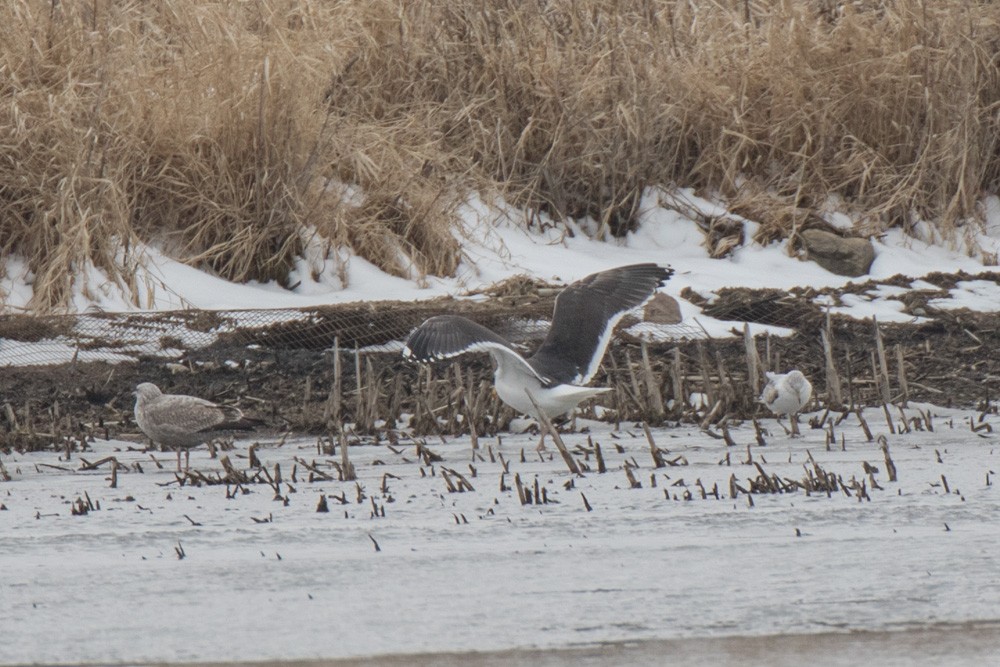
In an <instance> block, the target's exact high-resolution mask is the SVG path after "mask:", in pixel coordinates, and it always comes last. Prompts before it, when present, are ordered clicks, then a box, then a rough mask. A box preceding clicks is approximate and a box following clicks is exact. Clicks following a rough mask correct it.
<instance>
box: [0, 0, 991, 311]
mask: <svg viewBox="0 0 1000 667" xmlns="http://www.w3.org/2000/svg"><path fill="white" fill-rule="evenodd" d="M998 45H1000V7H998V6H997V5H995V3H988V2H984V3H975V2H968V1H966V0H935V1H934V2H931V1H930V0H884V1H882V2H877V1H875V0H870V1H868V0H862V1H860V2H854V3H835V2H830V1H827V0H773V1H770V0H757V1H753V2H751V1H749V0H686V1H681V0H676V1H668V0H637V1H633V2H618V1H613V0H575V1H571V0H548V1H543V0H529V1H528V2H519V1H514V0H507V1H499V2H482V1H481V0H479V1H472V0H453V1H452V2H449V3H420V2H404V1H403V0H364V1H362V0H340V1H339V2H337V1H324V0H257V1H256V2H231V1H225V0H218V1H207V0H159V1H158V2H145V1H140V0H90V1H88V2H72V3H70V2H56V1H55V0H44V1H43V0H10V1H9V2H6V3H3V4H2V5H0V249H2V252H3V253H4V255H7V254H8V253H17V254H19V255H21V256H24V257H26V258H27V260H28V262H29V265H30V267H31V269H32V271H33V272H34V274H35V283H34V302H33V304H32V305H33V307H35V308H36V309H38V310H50V309H56V308H60V307H63V306H65V305H66V304H67V303H68V300H69V298H70V297H71V295H72V294H73V292H74V290H75V289H80V286H79V285H74V283H73V279H74V278H73V276H74V275H77V274H78V273H79V270H80V269H81V268H83V267H86V266H89V265H93V266H94V267H96V268H98V269H101V270H103V271H104V272H105V273H106V274H107V275H108V276H110V277H111V279H112V280H116V281H119V282H121V284H122V285H123V286H125V287H126V288H127V289H133V290H134V289H135V288H136V286H135V285H134V284H133V283H134V268H135V265H136V263H137V262H139V261H141V258H140V257H139V255H137V254H136V253H135V251H134V249H135V247H136V243H137V242H140V241H141V242H145V243H155V244H157V245H159V246H160V247H163V248H164V249H165V250H166V251H167V252H168V253H170V254H171V255H173V256H175V257H177V258H179V259H181V260H183V261H186V262H189V263H192V264H195V265H198V266H202V267H205V268H208V269H211V270H213V271H214V272H216V273H218V274H219V275H221V276H223V277H225V278H228V279H231V280H237V281H242V280H248V279H257V280H271V279H275V280H278V281H284V280H286V279H287V277H288V272H289V269H290V268H291V266H292V262H293V260H294V259H295V258H296V257H297V256H298V255H299V254H300V253H301V252H302V244H303V241H302V239H303V234H302V231H303V230H310V232H311V231H312V230H315V232H316V233H318V234H320V235H321V236H323V237H325V238H327V239H329V240H330V241H331V242H332V243H333V244H334V245H338V246H350V247H352V248H353V249H354V250H355V251H356V252H358V253H359V254H361V255H362V256H364V257H366V258H367V259H370V260H371V261H373V262H375V263H376V264H378V265H379V266H382V267H383V268H385V269H386V270H388V271H391V272H394V273H397V274H400V275H410V276H417V277H419V276H420V275H423V274H438V275H443V274H449V273H451V272H453V271H454V269H455V267H456V265H457V263H458V261H459V259H460V246H459V243H458V242H457V241H456V230H457V227H456V226H457V225H458V220H457V217H456V215H455V208H456V204H457V203H459V202H460V201H461V200H462V198H463V197H464V196H466V194H467V193H468V192H470V191H474V190H479V191H482V192H486V193H500V194H502V195H503V196H505V197H506V198H507V199H508V200H509V201H512V202H514V203H516V204H517V205H520V206H523V207H525V208H527V209H528V210H529V211H533V212H538V213H547V214H549V215H551V216H552V217H553V218H555V219H556V220H558V219H559V218H561V217H563V216H572V217H577V216H584V215H589V216H593V217H594V218H595V219H596V220H597V221H598V223H599V225H600V227H601V232H600V233H610V234H621V233H623V232H625V231H627V230H628V229H630V228H632V227H633V226H634V224H635V220H636V214H637V212H638V205H639V200H640V195H641V193H642V192H643V190H644V189H645V188H647V187H649V186H657V185H662V186H671V185H682V186H693V187H696V188H700V189H703V190H705V191H708V192H711V193H713V194H717V195H719V196H721V197H723V198H725V199H726V200H728V201H729V202H730V203H731V205H732V206H733V207H734V209H735V210H738V211H742V212H746V213H750V214H752V215H753V216H754V217H755V218H757V219H759V220H760V222H762V223H763V224H762V226H761V232H760V234H761V236H762V237H764V238H773V237H779V236H789V235H794V233H795V232H796V231H797V230H798V229H800V228H801V226H802V225H803V224H807V220H808V219H809V218H808V216H809V213H810V212H811V211H814V210H815V209H817V208H818V207H820V206H822V205H823V204H824V202H826V201H827V200H828V199H829V197H830V196H831V195H837V196H839V197H840V198H841V199H842V201H843V202H845V204H844V205H845V206H848V207H850V208H851V210H852V211H853V212H854V213H855V215H856V217H857V218H858V219H859V220H861V227H862V229H861V230H860V231H862V232H864V233H876V232H879V231H881V230H884V229H886V228H888V227H890V226H901V227H904V228H906V227H909V226H910V225H912V224H913V222H914V221H915V220H916V219H918V218H924V219H928V220H931V221H933V222H934V223H935V224H936V225H937V227H938V229H939V230H940V232H941V234H942V236H943V237H944V238H946V239H960V238H962V237H963V235H965V234H966V233H967V232H968V231H969V230H970V229H974V227H975V223H976V220H977V219H978V216H979V214H978V211H977V202H978V201H979V200H980V199H981V197H982V195H983V194H984V193H987V192H996V191H997V189H998V188H997V185H998V176H1000V173H998V171H1000V160H998V159H997V154H998V151H997V136H998V130H1000V128H998V123H997V113H998V101H1000V80H998V74H997V66H996V65H997V57H998V55H1000V47H998ZM343 186H349V187H351V188H354V189H355V190H356V191H357V192H360V193H361V197H360V198H353V199H352V198H344V197H342V196H341V193H342V192H343ZM529 219H530V217H529Z"/></svg>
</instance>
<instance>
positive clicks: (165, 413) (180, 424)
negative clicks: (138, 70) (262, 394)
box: [135, 382, 255, 470]
mask: <svg viewBox="0 0 1000 667" xmlns="http://www.w3.org/2000/svg"><path fill="white" fill-rule="evenodd" d="M135 423H136V424H138V425H139V428H140V429H142V432H143V433H145V434H146V436H148V437H149V439H150V440H152V441H153V442H154V443H156V444H158V445H163V446H164V447H167V448H169V449H175V450H177V469H178V470H180V469H181V450H182V449H184V450H186V451H187V452H188V455H189V456H190V451H189V450H190V449H191V448H192V447H197V446H198V445H200V444H203V443H206V442H209V441H210V440H212V439H213V438H216V437H219V436H221V435H224V434H225V433H228V432H230V431H249V430H251V429H253V428H254V425H255V424H254V422H253V421H252V420H248V419H244V418H243V412H242V411H240V409H239V408H234V407H231V406H226V405H218V404H216V403H212V402H211V401H206V400H205V399H203V398H198V397H197V396H185V395H183V394H164V393H163V392H162V391H160V388H159V387H157V386H156V385H155V384H153V383H152V382H143V383H142V384H140V385H139V386H137V387H136V388H135Z"/></svg>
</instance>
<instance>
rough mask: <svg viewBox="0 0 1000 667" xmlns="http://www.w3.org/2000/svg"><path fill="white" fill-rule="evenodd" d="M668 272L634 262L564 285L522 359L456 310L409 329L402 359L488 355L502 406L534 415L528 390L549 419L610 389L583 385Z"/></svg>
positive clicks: (512, 347) (419, 359)
mask: <svg viewBox="0 0 1000 667" xmlns="http://www.w3.org/2000/svg"><path fill="white" fill-rule="evenodd" d="M673 273H674V270H673V269H670V268H664V267H661V266H658V265H656V264H633V265H631V266H620V267H618V268H614V269H609V270H607V271H601V272H600V273H594V274H591V275H589V276H587V277H586V278H583V279H581V280H578V281H576V282H575V283H573V284H571V285H569V286H568V287H566V289H564V290H563V291H562V292H560V293H559V295H558V296H557V297H556V306H555V311H554V313H553V315H552V327H551V328H550V329H549V333H548V335H547V336H546V337H545V340H544V341H543V342H542V345H541V347H540V348H538V351H537V352H535V354H534V355H532V356H530V357H528V358H525V357H523V356H521V354H520V353H518V352H517V350H515V349H514V346H513V345H511V344H510V343H509V342H507V341H506V340H504V339H503V337H501V336H499V335H497V334H495V333H493V332H492V331H490V330H489V329H487V328H486V327H483V326H480V325H479V324H476V323H475V322H473V321H472V320H468V319H466V318H464V317H461V316H459V315H438V316H437V317H432V318H430V319H428V320H427V321H425V322H424V323H423V324H421V325H420V326H419V327H417V328H416V329H414V330H413V332H412V333H411V334H410V336H409V338H407V340H406V345H405V347H404V348H403V356H404V357H406V358H409V359H415V360H417V361H433V360H439V359H448V358H450V357H455V356H458V355H460V354H464V353H466V352H488V353H489V354H490V356H491V357H493V361H494V362H496V373H495V375H494V385H495V386H496V392H497V395H498V396H499V397H500V399H501V400H502V401H503V402H504V403H506V404H507V405H509V406H511V407H512V408H514V409H515V410H517V411H518V412H522V413H525V414H528V415H530V416H532V417H534V418H535V419H538V418H539V415H538V411H537V410H536V409H535V406H534V405H532V402H531V398H529V395H528V393H529V392H530V393H531V397H533V398H534V399H535V401H536V402H537V403H538V406H539V407H540V408H541V410H542V412H544V413H545V415H546V416H547V417H549V418H553V417H558V416H559V415H561V414H563V413H565V412H569V411H570V410H572V409H573V408H575V407H576V406H577V405H578V404H580V403H581V402H582V401H584V400H586V399H588V398H591V397H594V396H597V395H598V394H601V393H603V392H606V391H610V388H608V387H585V386H583V385H585V384H586V383H588V382H590V380H591V378H593V377H594V374H595V373H597V369H598V367H599V366H600V364H601V359H603V358H604V352H605V350H607V348H608V343H609V342H610V340H611V334H612V333H613V332H614V328H615V325H616V324H618V322H619V320H621V318H622V317H623V316H624V315H625V313H627V312H628V311H630V310H632V309H633V308H637V307H638V306H641V305H643V304H644V303H645V302H646V301H648V300H649V299H650V298H651V297H652V296H653V294H655V293H656V290H657V288H658V287H660V286H662V285H663V283H664V282H665V281H666V280H667V279H668V278H670V276H671V275H673ZM544 440H545V434H544V430H543V433H542V442H544ZM541 447H542V444H541V443H539V448H541Z"/></svg>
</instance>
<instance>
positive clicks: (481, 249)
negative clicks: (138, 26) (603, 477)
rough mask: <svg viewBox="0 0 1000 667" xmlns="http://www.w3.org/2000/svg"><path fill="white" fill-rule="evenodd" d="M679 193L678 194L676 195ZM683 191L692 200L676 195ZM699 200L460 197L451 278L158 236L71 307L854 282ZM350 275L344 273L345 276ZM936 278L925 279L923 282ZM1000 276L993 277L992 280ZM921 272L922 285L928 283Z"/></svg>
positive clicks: (930, 255)
mask: <svg viewBox="0 0 1000 667" xmlns="http://www.w3.org/2000/svg"><path fill="white" fill-rule="evenodd" d="M670 202H672V203H670ZM678 202H680V203H681V204H682V205H681V206H677V203H678ZM669 206H674V208H684V209H686V210H689V211H697V212H699V215H702V216H712V215H715V216H721V215H730V216H731V217H733V218H735V219H738V220H740V218H739V217H738V216H732V214H729V213H727V211H726V210H725V209H724V208H723V207H722V206H721V205H719V204H718V203H715V202H711V201H708V200H705V199H702V198H700V197H698V196H696V195H695V194H694V193H692V192H690V191H688V190H683V189H681V190H677V191H675V192H671V193H669V194H668V193H664V192H661V191H657V190H650V192H649V194H648V195H647V196H646V197H645V198H644V200H643V203H642V207H641V210H640V214H639V216H638V220H639V223H638V228H637V230H636V231H634V232H632V233H630V234H628V235H627V236H625V237H624V238H621V239H614V238H608V239H595V238H593V235H594V234H595V232H596V231H597V230H596V226H595V225H594V224H592V223H590V222H587V221H584V222H581V223H579V225H578V224H575V223H573V222H569V221H567V222H565V223H551V225H549V226H548V227H547V229H546V230H545V231H540V230H538V229H537V228H533V229H530V230H529V229H527V228H526V224H525V221H524V216H525V213H524V212H523V211H519V210H516V209H513V208H511V207H509V206H507V205H505V204H504V203H503V202H501V201H498V202H489V203H488V202H485V201H483V200H482V199H479V198H476V197H472V198H471V199H470V200H469V202H468V203H467V204H465V205H464V206H462V207H461V209H460V216H461V219H462V231H461V233H460V236H459V240H460V241H461V243H462V248H463V260H462V262H461V264H460V265H459V268H458V271H457V272H456V275H455V276H454V277H451V278H436V277H433V276H428V277H420V276H418V275H416V272H415V271H414V275H413V277H412V279H404V278H399V277H394V276H390V275H387V274H385V273H383V272H382V271H380V270H379V269H378V268H376V267H375V266H373V265H372V264H371V263H369V262H367V261H365V260H364V259H361V258H360V257H357V256H354V255H352V254H351V253H350V252H349V251H346V250H344V251H341V252H340V253H339V254H337V253H334V254H329V255H328V254H325V253H324V252H320V251H319V250H318V249H317V248H314V247H313V246H315V245H316V244H315V243H313V244H311V245H307V253H306V254H307V256H306V257H303V258H301V259H300V261H299V264H298V268H297V269H296V272H295V274H294V275H293V276H291V279H290V280H289V282H290V283H292V284H295V285H296V287H295V288H294V289H292V290H289V289H284V288H282V287H280V286H279V285H277V284H274V283H270V284H233V283H229V282H226V281H224V280H221V279H219V278H217V277H214V276H212V275H209V274H207V273H205V272H203V271H199V270H198V269H196V268H193V267H190V266H187V265H185V264H182V263H180V262H177V261H175V260H173V259H171V258H170V257H168V256H166V255H164V254H163V253H161V252H160V251H158V250H157V249H155V248H151V247H145V248H141V249H140V250H138V251H137V252H138V253H139V254H140V255H141V258H142V261H141V262H140V268H139V270H138V272H137V274H136V282H137V284H138V285H139V286H140V289H139V290H138V294H136V295H134V297H135V298H137V299H138V300H139V306H138V307H137V306H136V304H135V303H133V302H132V296H133V295H129V294H127V293H126V291H125V290H124V288H123V286H121V285H118V284H116V283H114V282H111V281H109V280H108V279H107V276H105V275H104V274H103V273H102V272H101V271H100V270H98V269H96V268H95V267H88V268H87V269H86V270H83V271H81V272H80V275H79V276H78V277H77V284H76V294H75V297H74V301H73V307H74V308H75V309H76V310H77V311H78V312H85V311H87V310H88V309H98V310H102V311H132V310H137V309H144V310H173V309H179V308H192V307H193V308H203V309H212V310H234V309H244V308H300V307H308V306H316V305H324V304H335V303H348V302H353V301H372V300H387V299H399V300H417V299H429V298H433V297H438V296H443V295H454V296H458V295H461V294H464V293H466V292H469V291H475V290H479V289H482V288H484V287H488V286H490V285H492V284H494V283H496V282H499V281H502V280H504V279H506V278H509V277H511V276H513V275H518V274H527V275H531V276H535V277H537V278H540V279H544V280H548V281H552V282H556V283H563V284H566V283H569V282H572V281H574V280H577V279H579V278H582V277H583V276H585V275H587V274H590V273H593V272H595V271H600V270H603V269H608V268H611V267H614V266H619V265H622V264H630V263H636V262H658V263H661V264H669V265H671V266H673V267H674V268H675V269H676V270H677V273H676V274H675V275H674V277H673V278H672V279H671V281H670V284H669V290H668V291H669V292H671V293H677V292H680V291H681V290H682V289H683V288H685V287H690V288H692V289H694V290H696V291H698V292H700V293H702V294H704V295H706V296H710V295H711V293H712V292H713V291H714V290H717V289H720V288H723V287H736V286H740V287H751V288H760V287H771V288H782V289H788V288H792V287H801V286H811V287H816V288H821V287H832V286H840V285H845V284H847V283H848V282H850V281H851V279H850V278H845V277H843V276H837V275H834V274H832V273H830V272H829V271H827V270H825V269H823V268H821V267H820V266H819V265H817V264H815V263H812V262H808V261H802V260H801V259H799V258H798V257H795V256H791V255H790V254H789V251H788V244H787V242H780V243H778V242H776V243H771V244H769V245H767V246H761V245H759V244H757V243H754V242H753V240H752V239H753V236H754V234H755V233H756V231H757V229H758V224H757V223H755V222H753V221H750V220H743V233H744V237H745V243H744V244H743V245H742V246H740V247H737V248H736V249H735V250H734V252H733V253H732V254H731V255H730V256H728V257H725V258H722V259H712V258H711V257H709V254H708V251H707V249H706V248H705V247H704V240H705V236H704V233H703V232H702V231H701V229H700V228H699V227H698V225H697V223H695V222H694V221H693V220H691V219H690V218H688V217H685V216H684V215H683V214H682V213H680V212H678V211H677V210H674V208H670V207H669ZM983 209H984V211H985V218H986V221H987V223H986V226H985V228H984V229H983V230H978V231H975V232H972V231H971V226H970V232H969V234H968V235H967V236H968V238H967V239H965V240H963V241H962V242H961V243H960V244H958V245H956V244H948V243H945V242H941V243H936V244H930V243H927V242H925V241H922V240H919V239H917V238H915V237H914V236H909V235H905V234H903V233H902V232H901V231H898V230H891V231H889V232H888V233H886V234H884V235H882V236H880V237H876V238H873V239H872V242H873V243H874V246H875V252H876V257H875V262H874V264H873V265H872V267H871V271H870V273H869V275H868V276H867V278H864V279H854V280H855V282H861V281H863V280H867V279H868V278H871V279H873V280H881V279H885V278H889V277H891V276H895V275H897V274H902V275H904V276H912V277H919V276H923V275H926V274H927V273H929V272H934V271H943V272H956V271H967V272H969V273H973V274H975V273H979V272H981V271H983V270H989V269H992V268H994V267H990V266H985V267H984V259H987V260H988V259H990V258H995V256H996V255H997V253H1000V200H998V199H997V198H993V197H991V198H988V199H986V200H985V201H984V202H983ZM828 218H829V219H830V221H831V223H833V224H835V225H843V224H848V225H849V224H850V221H849V220H847V218H846V216H844V215H843V214H839V213H831V214H829V215H828ZM915 230H916V231H920V230H924V236H926V237H931V236H932V235H933V231H932V228H931V227H929V226H928V225H917V226H916V227H915ZM342 275H343V276H346V278H347V280H346V283H345V282H342V281H341V276H342ZM32 280H33V277H32V275H31V273H30V271H28V268H27V266H26V264H25V263H24V262H23V261H21V260H19V259H18V258H17V257H8V258H6V260H5V262H4V265H3V266H0V295H5V296H4V297H3V298H4V303H3V304H2V306H3V307H2V308H0V312H4V311H6V312H19V311H21V310H23V309H24V308H25V307H26V305H27V304H28V302H29V301H30V299H31V295H32V288H31V282H32ZM924 285H925V286H926V284H924ZM991 285H992V286H991ZM920 286H921V285H920V284H919V283H918V284H916V285H914V287H915V288H918V289H919V288H920ZM888 296H891V295H890V294H873V295H872V298H873V299H874V301H875V302H876V304H877V305H876V306H871V305H870V304H869V303H868V301H869V300H865V304H863V305H862V304H859V310H858V315H859V316H861V317H870V316H871V314H873V313H874V314H877V315H879V317H880V319H881V320H882V321H899V320H900V319H903V320H909V319H912V318H911V317H910V316H907V315H903V314H900V313H899V308H898V302H895V301H891V300H887V298H886V297H888ZM954 297H955V298H956V299H961V300H962V305H967V306H969V307H982V308H987V309H989V310H993V311H995V310H1000V289H998V288H997V287H996V285H995V284H985V285H975V284H973V285H961V286H959V287H958V288H956V290H955V295H954ZM681 308H682V314H683V315H684V316H685V318H690V317H695V316H698V317H700V318H701V319H702V323H703V325H704V326H706V327H708V329H709V331H710V333H712V335H727V332H728V329H729V324H728V323H715V322H713V321H712V320H711V318H704V317H703V316H701V315H700V310H699V309H698V308H697V307H696V306H694V305H693V304H690V303H688V302H686V301H681Z"/></svg>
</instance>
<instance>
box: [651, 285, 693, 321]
mask: <svg viewBox="0 0 1000 667" xmlns="http://www.w3.org/2000/svg"><path fill="white" fill-rule="evenodd" d="M642 319H644V320H645V321H647V322H654V323H656V324H680V323H681V320H683V319H684V318H682V317H681V307H680V304H678V303H677V299H675V298H674V297H672V296H670V295H669V294H664V293H663V292H658V293H657V294H656V295H655V296H654V297H653V298H652V299H650V300H649V302H648V303H647V304H646V307H645V308H644V309H643V311H642Z"/></svg>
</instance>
